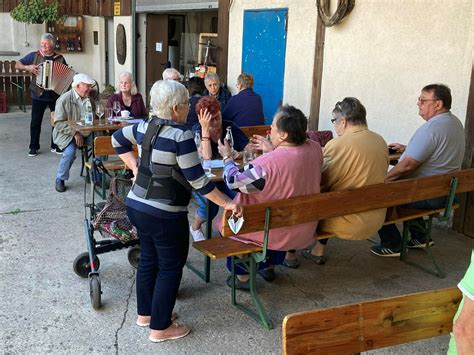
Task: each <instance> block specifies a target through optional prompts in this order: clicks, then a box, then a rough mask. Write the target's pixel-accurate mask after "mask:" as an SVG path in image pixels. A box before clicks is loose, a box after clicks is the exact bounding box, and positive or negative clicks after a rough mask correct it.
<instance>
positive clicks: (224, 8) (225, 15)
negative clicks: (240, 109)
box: [216, 0, 230, 83]
mask: <svg viewBox="0 0 474 355" xmlns="http://www.w3.org/2000/svg"><path fill="white" fill-rule="evenodd" d="M229 11H230V0H219V9H218V22H217V60H216V66H217V74H218V75H219V78H221V81H222V82H225V83H228V81H229V80H228V78H227V65H228V51H229Z"/></svg>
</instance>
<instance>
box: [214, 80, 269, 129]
mask: <svg viewBox="0 0 474 355" xmlns="http://www.w3.org/2000/svg"><path fill="white" fill-rule="evenodd" d="M253 85H254V78H253V75H252V74H250V73H242V74H240V75H239V77H238V78H237V90H238V94H237V95H234V96H232V97H231V98H230V99H229V102H228V103H227V105H226V107H225V108H224V109H223V110H222V117H223V118H224V120H227V121H232V122H234V123H235V124H236V125H237V126H239V127H247V126H260V125H264V124H265V116H264V115H263V103H262V98H261V96H260V95H259V94H257V93H256V92H255V91H253Z"/></svg>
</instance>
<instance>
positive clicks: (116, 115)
mask: <svg viewBox="0 0 474 355" xmlns="http://www.w3.org/2000/svg"><path fill="white" fill-rule="evenodd" d="M112 108H113V110H114V112H115V117H118V116H119V112H120V110H121V108H120V102H118V101H114V103H113V104H112Z"/></svg>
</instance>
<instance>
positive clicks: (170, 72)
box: [162, 68, 181, 81]
mask: <svg viewBox="0 0 474 355" xmlns="http://www.w3.org/2000/svg"><path fill="white" fill-rule="evenodd" d="M162 77H163V80H177V81H181V73H180V72H179V71H177V70H176V69H175V68H166V69H165V70H163V74H162Z"/></svg>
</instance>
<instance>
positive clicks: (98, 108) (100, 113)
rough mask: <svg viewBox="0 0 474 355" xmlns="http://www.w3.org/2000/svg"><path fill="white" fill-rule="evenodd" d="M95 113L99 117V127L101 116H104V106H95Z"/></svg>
mask: <svg viewBox="0 0 474 355" xmlns="http://www.w3.org/2000/svg"><path fill="white" fill-rule="evenodd" d="M95 113H96V114H97V116H99V125H101V124H102V116H103V115H104V105H102V104H101V103H99V104H97V106H96V108H95Z"/></svg>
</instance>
